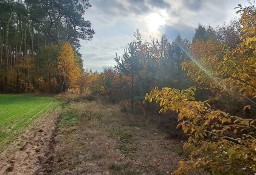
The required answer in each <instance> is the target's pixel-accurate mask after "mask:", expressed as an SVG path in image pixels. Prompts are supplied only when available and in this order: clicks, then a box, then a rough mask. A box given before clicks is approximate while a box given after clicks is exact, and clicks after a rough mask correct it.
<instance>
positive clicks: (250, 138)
mask: <svg viewBox="0 0 256 175" xmlns="http://www.w3.org/2000/svg"><path fill="white" fill-rule="evenodd" d="M194 95H195V88H190V89H187V90H182V91H180V90H177V89H172V88H163V89H161V90H159V89H154V90H152V91H151V92H150V94H148V95H147V96H146V100H147V101H149V102H153V101H155V102H156V103H158V104H159V105H160V107H161V109H160V112H167V111H175V112H178V122H179V124H178V127H180V128H181V129H182V130H183V132H184V133H185V134H186V135H187V136H188V141H187V142H185V144H184V149H185V150H187V151H188V152H189V153H190V154H189V159H188V160H186V161H181V162H180V167H179V169H178V170H177V171H176V172H175V174H177V175H179V174H188V173H189V172H191V171H193V170H195V169H204V170H205V171H207V172H209V173H211V174H219V175H226V174H230V175H249V174H253V173H255V172H256V150H255V148H256V120H253V119H242V118H240V117H237V116H231V115H230V114H228V113H226V112H224V111H220V110H212V109H211V106H210V105H209V104H207V103H205V102H201V101H196V100H195V98H194Z"/></svg>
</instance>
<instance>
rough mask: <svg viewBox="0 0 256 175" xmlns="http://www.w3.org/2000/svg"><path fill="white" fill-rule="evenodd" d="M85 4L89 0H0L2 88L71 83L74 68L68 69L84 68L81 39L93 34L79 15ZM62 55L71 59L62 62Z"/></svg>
mask: <svg viewBox="0 0 256 175" xmlns="http://www.w3.org/2000/svg"><path fill="white" fill-rule="evenodd" d="M89 7H91V5H90V3H89V0H73V1H68V0H57V1H54V0H0V70H1V71H0V92H35V91H39V92H45V93H57V92H62V91H66V90H67V89H68V88H71V86H73V85H71V84H73V82H71V81H73V80H72V79H73V77H69V76H71V74H72V75H73V73H66V72H67V71H69V70H72V69H73V68H74V67H76V69H81V70H82V60H81V55H80V54H79V53H78V49H79V47H80V45H79V39H86V40H89V39H91V38H92V36H93V34H94V31H93V30H92V29H91V23H90V22H89V21H87V20H85V19H84V17H83V14H84V12H85V10H86V9H87V8H89ZM68 45H69V46H68ZM67 47H68V50H69V51H66V50H64V49H63V48H67ZM70 49H71V50H72V52H71V50H70ZM62 52H64V53H62ZM65 52H66V53H65ZM65 54H71V55H69V57H68V58H69V59H72V60H69V61H70V62H72V64H70V65H69V64H68V63H65V64H64V63H63V55H65ZM61 66H63V67H62V68H61V69H62V70H61V69H58V67H61ZM67 66H71V67H70V68H67ZM72 66H73V67H72ZM57 69H58V70H57ZM64 69H66V70H65V71H64ZM81 70H79V71H80V72H83V71H81Z"/></svg>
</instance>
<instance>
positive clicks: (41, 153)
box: [0, 110, 59, 175]
mask: <svg viewBox="0 0 256 175" xmlns="http://www.w3.org/2000/svg"><path fill="white" fill-rule="evenodd" d="M58 116H59V111H58V110H54V111H52V112H50V113H47V114H45V115H44V116H43V117H41V118H40V119H38V120H37V121H35V123H34V124H33V125H31V126H30V127H29V128H28V129H27V130H26V131H25V132H24V133H23V134H22V135H21V136H19V137H18V138H17V139H16V140H15V141H14V142H13V143H12V144H11V145H9V146H8V148H7V149H5V150H4V151H3V152H2V153H1V154H0V174H1V175H32V174H40V171H44V169H43V168H44V165H45V164H47V162H48V161H49V160H50V158H51V152H52V150H53V144H54V143H53V140H54V136H55V133H56V123H57V118H58ZM41 174H42V173H41Z"/></svg>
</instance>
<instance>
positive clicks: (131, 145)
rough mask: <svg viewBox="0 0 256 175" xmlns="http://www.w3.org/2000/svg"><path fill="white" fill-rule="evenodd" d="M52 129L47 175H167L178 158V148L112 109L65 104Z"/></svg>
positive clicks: (146, 124) (144, 121) (146, 122)
mask: <svg viewBox="0 0 256 175" xmlns="http://www.w3.org/2000/svg"><path fill="white" fill-rule="evenodd" d="M58 127H59V129H58V132H57V137H56V147H55V154H56V156H55V158H54V164H53V166H52V167H53V169H52V174H59V175H63V174H113V175H116V174H120V175H138V174H154V175H155V174H171V172H172V171H174V170H175V169H176V168H177V166H178V165H177V162H178V161H179V160H180V158H179V155H178V154H179V153H178V152H179V150H180V148H181V144H179V143H178V142H177V141H174V140H169V139H166V138H167V136H168V135H166V134H164V133H162V132H160V131H159V130H158V129H157V126H156V125H154V124H153V123H152V122H151V121H150V119H149V118H143V116H141V115H130V114H128V113H122V112H121V111H120V108H119V106H116V105H107V104H102V103H97V102H95V101H94V102H86V101H83V102H71V103H70V104H69V105H67V106H66V107H65V108H64V110H63V113H62V115H61V121H60V123H59V126H58ZM167 147H170V150H168V149H167ZM176 150H178V151H176Z"/></svg>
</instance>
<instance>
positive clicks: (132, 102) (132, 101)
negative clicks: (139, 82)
mask: <svg viewBox="0 0 256 175" xmlns="http://www.w3.org/2000/svg"><path fill="white" fill-rule="evenodd" d="M133 86H134V75H132V87H131V88H132V89H131V105H132V112H133V108H134V99H133Z"/></svg>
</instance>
